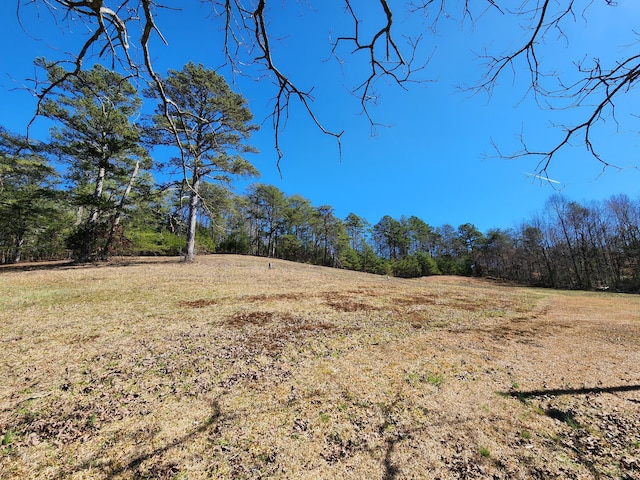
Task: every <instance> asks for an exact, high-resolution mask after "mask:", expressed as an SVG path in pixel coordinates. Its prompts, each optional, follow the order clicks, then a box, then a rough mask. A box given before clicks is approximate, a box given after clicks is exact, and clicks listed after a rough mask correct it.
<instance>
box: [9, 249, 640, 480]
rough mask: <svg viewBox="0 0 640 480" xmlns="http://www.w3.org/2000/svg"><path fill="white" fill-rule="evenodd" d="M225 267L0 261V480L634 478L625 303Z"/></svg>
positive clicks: (638, 455)
mask: <svg viewBox="0 0 640 480" xmlns="http://www.w3.org/2000/svg"><path fill="white" fill-rule="evenodd" d="M272 264H273V268H271V269H269V268H268V263H267V260H266V259H259V258H254V257H241V256H210V257H200V258H199V259H198V262H197V263H196V264H194V265H185V264H182V263H180V262H179V260H178V259H176V258H171V259H167V258H139V259H126V260H122V261H120V262H114V263H112V264H109V265H100V266H82V267H80V266H71V265H64V264H58V265H54V266H49V265H39V266H34V267H33V269H31V270H28V269H24V268H22V269H19V270H18V269H10V268H4V269H0V339H1V342H2V360H1V361H0V438H1V439H2V446H0V449H1V450H0V478H52V479H53V478H105V479H106V478H115V479H119V478H160V479H200V478H295V479H305V478H309V479H311V478H326V479H336V478H344V479H346V478H352V479H363V478H372V479H375V478H380V479H404V478H426V479H436V478H439V479H450V478H451V479H453V478H498V479H502V478H504V479H513V478H523V479H525V478H527V479H528V478H545V479H546V478H625V479H638V478H640V369H639V367H638V366H639V365H640V348H639V346H640V298H639V297H637V296H629V295H618V294H610V293H584V292H558V291H551V290H536V289H528V288H519V287H512V286H507V285H500V284H497V283H492V282H489V281H485V280H476V279H469V278H454V277H428V278H423V279H416V280H401V279H394V278H390V279H387V278H386V277H380V276H374V275H367V274H360V273H357V272H349V271H342V270H334V269H328V268H321V267H310V266H306V265H302V264H297V263H289V262H284V261H277V260H276V261H272Z"/></svg>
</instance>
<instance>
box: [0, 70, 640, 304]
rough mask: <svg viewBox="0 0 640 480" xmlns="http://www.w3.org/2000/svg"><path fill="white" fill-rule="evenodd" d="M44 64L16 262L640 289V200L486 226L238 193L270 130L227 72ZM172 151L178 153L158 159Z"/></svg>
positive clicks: (7, 184)
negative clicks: (171, 264)
mask: <svg viewBox="0 0 640 480" xmlns="http://www.w3.org/2000/svg"><path fill="white" fill-rule="evenodd" d="M36 65H37V66H38V67H39V68H41V69H43V70H44V71H45V72H46V74H47V75H48V76H49V78H50V82H51V83H52V84H55V85H56V88H55V89H53V90H51V91H50V92H49V94H48V96H47V97H46V99H44V100H43V101H42V102H40V104H39V107H38V108H39V114H40V115H41V116H43V117H45V118H47V119H49V121H50V122H51V128H50V135H49V138H48V139H46V141H36V140H35V139H33V138H25V137H22V136H20V135H18V134H16V133H13V132H9V131H7V130H6V129H3V128H1V127H0V262H1V263H15V262H19V261H25V260H29V261H35V260H51V259H59V258H69V257H70V258H72V259H74V260H77V261H80V262H86V261H94V260H105V259H107V258H108V257H109V256H111V255H138V254H143V255H184V258H185V260H187V261H193V259H194V258H195V255H196V253H214V252H219V253H238V254H248V255H258V256H264V257H270V258H282V259H287V260H293V261H300V262H308V263H313V264H318V265H326V266H332V267H338V268H346V269H352V270H358V271H363V272H370V273H376V274H385V275H394V276H398V277H406V278H411V277H418V276H424V275H436V274H450V275H469V276H488V277H494V278H500V279H504V280H509V281H515V282H520V283H526V284H532V285H539V286H547V287H556V288H573V289H607V288H611V289H613V290H616V291H625V292H639V291H640V265H639V259H640V230H639V229H640V203H639V202H638V200H632V199H630V198H628V197H627V196H624V195H618V196H614V197H612V198H610V199H608V200H606V201H602V202H593V203H591V204H587V205H583V204H580V203H577V202H574V201H570V200H568V199H566V198H564V197H562V196H560V195H554V196H552V197H551V198H550V199H549V201H548V202H547V204H546V206H545V208H544V211H543V212H541V213H539V214H538V215H536V216H535V217H534V218H532V219H530V220H528V221H525V222H522V224H521V225H520V226H518V227H517V228H511V229H491V230H489V231H487V232H485V233H482V232H480V231H479V230H478V229H477V228H476V227H475V226H474V225H473V224H470V223H466V224H463V225H460V226H458V227H454V226H452V225H442V226H438V227H433V226H431V225H429V224H427V223H426V222H425V221H424V220H422V219H420V218H417V217H415V216H411V217H404V216H403V217H400V218H392V217H390V216H384V217H382V218H381V219H380V220H379V221H378V222H377V223H375V224H371V223H369V222H368V221H367V220H366V219H364V218H362V217H360V216H358V215H357V214H355V213H350V214H349V215H348V216H347V217H346V218H338V217H337V216H336V214H335V210H334V208H333V207H332V206H330V205H322V206H313V205H312V204H311V202H310V201H309V200H308V199H306V198H304V197H303V196H301V195H292V196H287V195H286V194H285V193H284V192H282V191H281V190H279V189H278V188H277V187H275V186H273V185H265V184H260V183H256V184H253V185H251V186H250V187H249V188H248V189H247V191H246V192H244V193H242V194H236V193H234V192H233V190H232V183H233V180H234V179H235V178H238V177H251V176H257V174H258V172H257V170H256V169H255V167H254V166H253V165H252V164H251V163H250V162H249V161H248V160H247V159H246V156H247V154H250V153H254V152H255V149H254V148H253V147H251V145H250V144H249V141H248V140H249V138H250V134H251V132H253V131H254V130H256V129H257V127H256V126H255V125H253V124H252V123H251V121H252V115H251V112H250V110H249V108H248V105H247V103H246V100H245V99H244V98H242V97H241V96H240V95H238V94H236V93H234V92H232V91H231V89H230V88H229V86H228V85H227V83H226V82H225V81H224V79H223V78H222V77H220V76H219V75H217V74H216V72H214V71H211V70H207V69H205V68H204V67H202V66H201V65H195V64H192V63H189V64H187V65H185V66H184V67H183V69H182V70H180V71H174V70H170V71H169V72H168V73H167V75H166V76H165V77H163V78H162V79H161V80H160V81H161V84H162V86H163V88H164V95H165V98H164V99H158V98H157V93H156V92H155V90H147V91H143V92H139V91H138V90H137V89H136V88H135V86H134V85H133V84H132V83H131V82H130V79H128V78H126V77H123V76H122V75H120V74H118V73H117V72H114V71H111V70H108V69H105V68H103V67H101V66H99V65H95V66H94V67H93V68H91V69H89V70H86V71H82V72H79V73H78V72H75V74H74V75H72V76H68V75H67V73H68V72H65V70H64V69H62V68H61V67H60V66H59V65H57V64H55V63H51V62H48V61H46V60H45V59H38V60H37V61H36ZM140 94H142V96H144V97H145V98H146V99H148V100H150V101H151V102H153V101H156V102H157V104H156V108H155V111H154V113H150V114H142V113H141V107H142V99H141V97H140ZM166 98H170V99H171V101H170V102H166ZM158 147H162V148H167V149H170V151H171V152H172V153H174V155H173V156H170V157H169V160H168V161H166V162H159V161H157V160H154V155H153V151H154V149H155V148H158ZM152 174H156V175H159V176H161V177H162V178H165V179H166V180H165V181H164V182H162V183H161V182H158V181H156V180H154V177H153V175H152Z"/></svg>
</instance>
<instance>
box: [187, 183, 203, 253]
mask: <svg viewBox="0 0 640 480" xmlns="http://www.w3.org/2000/svg"><path fill="white" fill-rule="evenodd" d="M199 187H200V178H199V176H198V175H194V177H193V184H192V185H191V196H190V199H189V219H188V222H187V225H188V227H187V248H186V253H185V256H184V261H185V262H194V261H195V260H196V227H197V224H198V222H197V221H198V205H199V204H200V195H199V194H198V189H199Z"/></svg>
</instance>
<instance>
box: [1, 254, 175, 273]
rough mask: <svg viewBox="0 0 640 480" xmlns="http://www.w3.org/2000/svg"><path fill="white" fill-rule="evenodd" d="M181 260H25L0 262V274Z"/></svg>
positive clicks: (124, 265)
mask: <svg viewBox="0 0 640 480" xmlns="http://www.w3.org/2000/svg"><path fill="white" fill-rule="evenodd" d="M171 260H174V261H175V263H180V262H182V257H175V256H171V257H157V260H155V259H154V260H151V259H150V258H149V257H145V259H144V260H140V259H138V258H137V257H131V258H126V257H125V258H123V257H118V258H117V259H114V260H110V261H106V262H86V263H78V262H74V261H73V260H56V261H51V262H27V263H6V264H0V274H2V272H32V271H37V270H71V269H75V268H91V267H93V268H100V267H131V266H134V265H153V264H160V263H171Z"/></svg>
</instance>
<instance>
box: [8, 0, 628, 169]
mask: <svg viewBox="0 0 640 480" xmlns="http://www.w3.org/2000/svg"><path fill="white" fill-rule="evenodd" d="M199 2H200V3H201V4H205V5H208V6H210V8H211V17H212V19H213V20H214V22H216V23H217V26H218V27H219V28H220V29H221V30H222V31H223V32H224V35H223V45H221V48H222V49H223V51H224V53H225V56H226V59H227V63H228V65H230V67H231V69H232V71H233V72H235V73H239V74H246V72H247V68H250V67H251V66H256V65H260V66H262V68H265V69H266V70H267V71H268V72H269V73H270V75H271V78H272V80H273V83H274V89H275V94H274V104H273V105H274V106H273V111H272V119H273V126H274V131H275V148H276V150H277V152H278V155H279V158H280V157H281V156H282V152H281V151H280V145H279V133H280V131H281V128H282V127H283V124H284V121H285V120H286V118H287V116H288V112H289V106H290V104H291V101H292V100H297V101H299V102H300V103H301V104H302V106H303V107H304V109H305V110H306V112H307V113H308V115H309V116H310V118H311V119H312V120H313V122H314V123H315V124H316V125H317V126H318V128H319V129H320V130H321V131H322V132H324V133H325V134H327V135H330V136H333V137H335V139H336V140H337V142H338V145H340V139H341V135H342V132H337V131H331V130H329V129H327V128H325V126H324V124H323V122H322V120H321V119H319V118H318V117H317V116H316V114H315V113H314V109H313V103H312V101H313V97H312V93H311V92H312V89H313V86H312V85H311V86H304V87H303V86H300V85H297V84H294V83H293V81H292V80H291V76H290V74H289V72H286V71H283V70H282V69H281V68H280V64H281V63H280V62H279V61H278V60H277V59H276V58H274V51H273V48H272V45H273V43H274V41H275V40H274V38H273V37H272V35H271V31H270V26H269V25H270V23H269V21H270V19H271V17H270V15H273V13H272V12H271V11H270V10H269V8H268V6H269V5H270V2H267V0H199ZM17 3H18V18H21V17H22V16H24V15H27V14H28V15H32V14H34V11H35V12H36V14H38V15H42V16H44V14H45V13H46V14H48V15H49V16H50V17H51V18H52V19H53V20H54V21H56V22H57V23H58V25H59V26H60V28H61V29H70V25H71V23H72V20H73V21H75V22H76V23H77V22H82V23H84V24H86V26H87V29H88V31H89V32H92V33H91V35H89V36H88V37H86V38H85V39H84V43H82V45H81V46H80V47H79V49H78V51H76V52H71V53H70V56H69V57H67V58H65V59H63V60H65V61H68V62H71V63H72V64H73V66H74V68H72V69H70V70H69V75H74V74H77V73H78V71H79V70H80V69H81V68H82V65H83V63H84V62H85V61H87V60H88V59H89V57H90V56H91V55H97V56H98V57H100V59H101V61H102V62H103V63H110V64H111V65H112V67H114V68H116V67H118V68H124V69H126V70H127V71H129V72H131V73H132V74H134V75H139V76H142V77H144V78H145V79H146V80H147V81H148V82H149V83H150V84H151V85H152V86H153V88H155V89H156V90H157V92H158V96H159V97H160V98H162V100H163V102H164V104H165V106H166V109H167V112H168V111H169V105H170V104H171V100H170V99H169V98H168V97H167V96H166V95H165V92H164V90H163V87H162V84H161V82H160V80H159V77H158V75H157V74H156V72H155V70H154V66H153V60H152V59H153V58H154V55H153V54H152V52H151V51H150V48H151V46H150V39H151V38H152V36H153V35H156V36H158V37H159V38H160V39H162V40H164V37H163V36H162V33H161V31H162V28H161V25H158V19H159V18H160V16H159V15H158V13H159V12H160V11H161V10H163V9H169V8H173V7H170V6H169V5H168V2H167V3H165V2H164V1H163V0H17ZM195 3H196V2H195V1H193V0H192V1H191V2H189V1H186V0H185V2H184V4H185V5H189V6H192V4H195ZM309 3H311V2H309ZM595 5H597V6H600V5H606V6H609V7H611V8H614V7H615V6H616V2H615V1H614V0H520V1H519V2H513V1H512V0H455V1H454V0H408V3H406V4H405V5H399V3H398V2H396V1H392V0H376V1H370V2H369V1H367V2H364V3H363V2H358V1H357V0H343V6H344V15H346V16H347V18H348V19H349V20H350V24H351V29H350V31H348V32H346V33H344V32H340V33H339V35H338V36H337V37H336V39H335V40H333V41H332V44H331V51H332V53H333V55H334V56H335V57H336V58H339V55H340V53H339V52H343V51H344V50H345V48H344V47H348V48H350V54H351V55H353V56H356V57H357V58H358V59H361V60H362V61H363V62H365V65H367V66H368V68H367V69H366V71H365V74H364V77H363V78H360V79H355V80H354V81H353V84H354V85H355V87H354V88H353V93H354V94H355V95H356V96H357V97H358V98H359V99H360V102H361V105H362V108H363V111H364V113H365V115H366V117H367V118H368V119H369V121H370V122H371V123H372V125H373V124H374V120H373V119H372V117H371V115H369V107H370V105H371V103H372V102H375V99H376V95H375V94H374V92H373V90H374V85H375V83H376V82H377V81H378V80H379V79H381V78H387V79H390V80H391V82H392V83H394V84H396V85H398V86H399V87H401V88H406V87H407V85H408V84H409V83H410V82H415V81H421V80H424V78H420V76H419V74H418V73H417V72H419V71H420V70H421V69H422V68H423V67H425V66H426V64H427V63H428V61H429V57H430V54H424V53H423V50H422V49H419V48H418V45H419V44H420V42H421V40H422V39H423V34H424V33H427V32H428V31H429V30H430V29H437V28H438V25H439V24H440V23H441V22H443V21H445V20H448V19H450V18H452V17H455V18H458V19H459V20H460V21H461V22H462V23H463V24H464V23H465V22H471V24H477V23H479V22H482V20H483V17H484V16H489V15H499V16H500V18H501V19H504V22H505V23H509V22H512V21H515V22H517V24H518V26H519V27H520V28H521V31H522V32H523V33H524V36H523V37H522V39H521V40H520V43H517V42H518V40H517V39H516V43H515V46H513V47H510V49H506V50H502V51H499V52H498V53H491V52H487V53H484V54H482V55H480V57H481V58H482V59H483V60H484V61H485V69H484V75H483V76H482V77H481V78H480V79H479V80H478V82H477V83H475V84H474V85H472V86H470V87H467V88H466V90H467V91H470V92H472V93H477V92H489V93H490V92H492V91H493V90H494V88H495V87H496V84H497V82H498V79H500V78H502V77H504V76H506V75H510V74H515V73H518V72H522V73H525V74H526V76H527V78H528V82H527V83H528V85H529V89H528V91H529V93H531V94H532V95H534V97H535V99H536V100H537V101H538V103H539V105H540V106H541V107H543V108H549V109H552V110H553V109H567V108H577V109H579V111H580V114H581V115H582V117H581V119H580V120H578V121H577V122H576V123H575V124H571V125H568V124H565V125H559V128H560V129H562V132H563V133H562V135H561V136H560V138H559V140H557V141H555V142H554V143H553V144H552V145H551V146H548V147H545V148H541V149H534V148H530V147H529V146H528V144H527V142H526V141H525V139H524V137H523V138H522V149H521V150H520V151H517V152H514V153H507V154H503V153H501V152H500V151H499V150H498V154H499V155H500V156H505V157H509V158H518V157H525V156H526V157H534V158H537V159H538V165H537V173H539V174H542V173H546V171H547V169H548V167H549V166H550V165H551V163H552V161H553V159H554V158H555V157H556V156H557V155H558V153H559V152H560V151H561V150H563V149H566V148H567V147H569V146H571V145H572V144H573V143H575V142H580V143H582V144H583V145H584V147H585V148H586V150H587V151H588V153H589V154H590V155H592V156H593V157H594V158H595V159H596V160H597V161H598V162H601V164H602V165H603V167H608V166H611V165H612V162H610V161H609V160H607V159H606V158H605V156H604V155H602V154H601V153H600V152H599V150H598V149H597V147H596V145H595V143H594V135H593V131H594V130H595V129H597V128H598V127H601V126H602V124H603V123H604V122H605V121H606V120H610V119H613V120H614V122H617V121H618V118H617V117H616V103H617V102H618V101H619V99H620V98H621V97H622V96H624V95H626V94H628V93H629V92H631V91H634V90H635V87H636V85H637V82H638V79H639V77H640V52H638V51H637V50H638V49H637V45H638V44H637V43H635V42H637V38H636V37H637V33H636V32H633V31H631V32H629V41H628V44H629V45H631V47H629V49H627V50H625V51H624V53H622V54H620V56H619V58H616V59H614V60H612V61H611V63H610V64H604V63H603V62H601V61H600V60H599V59H598V58H591V59H589V56H587V57H585V58H583V59H578V60H574V61H573V67H572V68H573V74H572V75H571V76H570V77H571V78H570V79H567V80H565V79H562V78H558V77H557V76H556V75H555V74H554V71H553V70H550V69H549V67H548V65H546V64H545V61H544V56H541V55H540V54H539V52H540V49H541V48H542V46H543V45H544V44H548V43H553V44H555V43H557V42H564V43H565V45H566V43H569V42H570V40H571V39H570V38H569V36H570V33H569V30H570V25H571V23H575V22H578V21H586V19H587V18H589V15H590V13H591V12H592V9H593V8H594V6H595ZM27 7H29V9H28V13H27ZM185 8H187V7H185ZM318 8H320V7H318ZM365 9H366V12H367V15H368V17H369V16H371V14H372V12H373V11H376V12H377V16H376V17H375V18H376V21H377V22H378V23H377V24H376V25H375V26H374V27H373V28H367V29H364V28H362V18H363V12H365ZM374 9H375V10H374ZM405 9H406V10H405ZM406 11H408V12H409V13H411V14H413V15H423V16H424V17H425V18H426V22H425V28H424V30H425V32H410V31H403V30H401V29H402V28H405V27H404V26H403V25H398V23H397V22H396V21H395V18H396V15H397V14H398V13H405V12H406ZM592 20H593V21H594V22H597V21H598V20H599V19H592ZM212 28H215V27H212ZM407 28H410V27H407ZM505 40H508V41H505V44H510V45H513V43H512V40H514V39H512V38H509V39H505ZM133 45H137V47H138V48H137V49H136V52H138V51H139V52H141V56H140V59H139V60H138V55H137V54H134V53H133V52H134V49H133V47H132V46H133ZM474 47H477V46H474ZM633 48H635V50H633ZM568 65H569V66H572V63H571V59H570V60H569V62H568ZM53 88H55V85H43V86H42V88H40V89H39V90H38V96H39V98H40V99H41V100H42V99H43V98H44V97H46V96H47V95H48V93H49V92H50V91H51V89H53ZM173 107H175V105H174V106H173ZM167 116H168V115H167ZM176 139H177V132H176Z"/></svg>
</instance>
